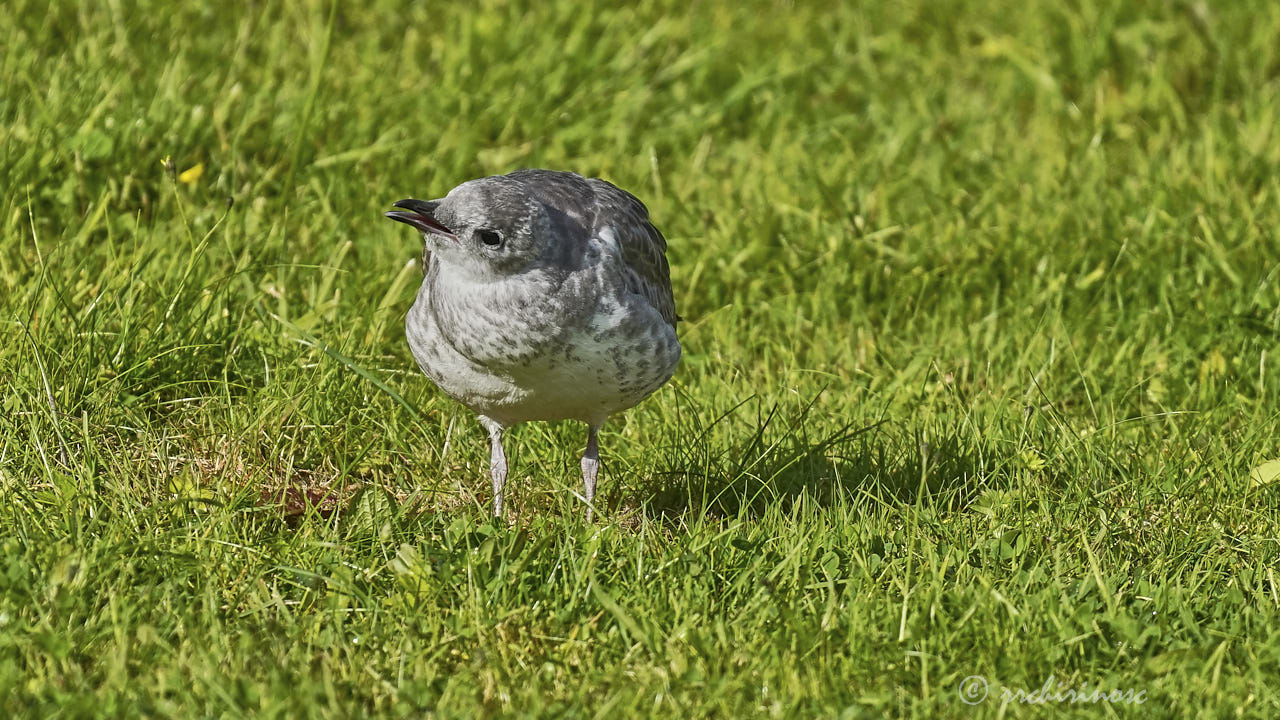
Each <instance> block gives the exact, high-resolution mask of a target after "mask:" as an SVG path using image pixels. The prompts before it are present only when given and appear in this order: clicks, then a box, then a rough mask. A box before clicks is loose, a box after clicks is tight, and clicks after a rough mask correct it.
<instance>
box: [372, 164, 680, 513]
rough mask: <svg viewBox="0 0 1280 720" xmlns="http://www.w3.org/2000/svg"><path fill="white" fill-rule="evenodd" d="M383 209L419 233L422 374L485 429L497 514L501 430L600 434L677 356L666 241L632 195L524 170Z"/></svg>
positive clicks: (586, 472) (590, 471)
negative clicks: (530, 426)
mask: <svg viewBox="0 0 1280 720" xmlns="http://www.w3.org/2000/svg"><path fill="white" fill-rule="evenodd" d="M396 206H397V207H402V208H406V209H407V210H408V212H391V213H387V215H388V216H389V217H391V218H392V219H395V220H399V221H401V222H405V223H408V224H410V225H413V226H414V227H416V228H417V229H419V230H421V231H422V232H423V236H424V240H425V243H426V252H424V265H425V267H424V272H425V275H424V279H423V283H422V287H421V289H420V290H419V291H418V297H417V300H416V302H415V303H414V305H413V307H412V308H411V309H410V311H409V314H408V317H407V319H406V323H405V329H406V332H407V335H408V340H409V346H410V348H411V349H412V351H413V354H414V357H415V358H416V359H417V361H418V365H419V366H420V367H421V368H422V371H423V372H424V373H426V374H427V376H428V377H430V378H431V380H432V381H433V382H435V383H436V384H437V385H438V386H439V387H440V388H441V389H442V390H443V391H444V392H445V393H446V394H448V395H449V396H451V397H453V398H454V399H456V400H458V401H459V402H461V403H462V404H463V405H466V406H467V407H468V408H470V409H472V410H473V411H475V412H476V413H477V414H478V415H479V416H480V419H481V421H482V422H483V423H484V424H485V426H486V427H487V428H488V429H489V432H490V439H491V446H492V447H491V449H492V453H493V456H492V466H491V470H492V472H491V474H492V478H493V486H494V511H495V513H499V514H500V513H501V509H502V485H503V482H504V481H505V477H506V459H505V455H504V453H503V451H502V445H501V437H502V432H503V430H505V428H507V427H510V426H512V425H515V424H517V423H520V422H524V421H528V420H563V419H573V420H581V421H583V422H586V423H587V424H588V426H589V427H590V433H589V439H588V444H587V452H586V453H585V454H584V456H583V462H582V470H583V479H584V482H585V484H586V500H587V501H588V516H590V514H591V500H592V498H593V495H594V489H595V474H596V470H597V468H598V459H597V458H596V436H597V433H598V431H599V428H600V426H601V425H602V424H603V423H604V421H605V420H606V419H607V418H608V417H609V416H610V415H612V414H614V413H617V412H619V411H622V410H625V409H627V408H630V407H632V406H634V405H635V404H637V403H639V402H640V401H641V400H643V399H644V398H645V397H646V396H648V395H649V394H650V393H652V392H653V391H654V390H657V389H658V388H659V387H661V386H662V385H663V384H664V383H665V382H666V381H667V380H669V379H670V378H671V375H672V373H673V372H674V371H675V367H676V364H677V363H678V362H679V359H680V343H679V341H678V340H677V338H676V332H675V329H676V319H677V318H676V313H675V303H674V301H673V298H672V294H671V282H670V277H669V270H668V265H667V259H666V241H665V240H664V239H663V237H662V234H661V233H659V232H658V230H657V229H656V228H655V227H654V226H653V225H652V223H650V222H649V214H648V211H647V210H646V209H645V207H644V205H643V204H642V203H641V202H640V201H639V200H637V199H636V198H635V197H633V196H632V195H631V194H629V193H627V192H625V191H623V190H621V189H619V188H617V187H615V186H613V185H611V184H610V183H608V182H605V181H604V180H600V179H597V178H584V177H582V176H580V175H576V174H574V173H566V172H556V171H550V170H520V171H517V172H514V173H511V174H510V175H501V176H493V177H488V178H480V179H478V180H472V181H470V182H466V183H463V184H462V185H459V186H458V187H456V188H454V189H453V190H452V191H450V192H449V194H448V195H447V196H446V197H445V198H443V199H442V200H439V201H420V200H402V201H400V202H398V203H396Z"/></svg>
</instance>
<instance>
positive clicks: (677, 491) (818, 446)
mask: <svg viewBox="0 0 1280 720" xmlns="http://www.w3.org/2000/svg"><path fill="white" fill-rule="evenodd" d="M814 402H816V398H815V399H814V401H810V402H809V403H808V404H807V405H805V406H804V407H803V408H801V409H800V410H798V411H796V412H793V413H791V414H790V415H789V416H784V415H783V413H782V412H781V411H780V410H779V408H778V407H777V406H776V405H775V406H773V407H772V408H771V409H769V410H768V412H760V411H758V412H757V415H756V419H755V421H754V423H752V425H753V428H752V430H751V434H750V435H749V436H746V437H745V438H744V439H742V440H741V441H735V440H734V439H733V438H732V437H731V438H729V439H728V440H727V441H724V440H722V441H720V442H716V441H713V440H712V439H711V437H712V435H713V432H712V431H713V430H714V429H715V426H717V425H719V424H721V423H732V424H735V425H742V424H743V423H742V417H741V415H742V414H743V413H742V412H740V411H741V410H742V409H743V408H744V407H745V406H746V405H747V404H748V402H744V403H741V404H739V405H738V406H736V407H734V408H733V409H731V410H730V411H729V412H727V413H725V414H723V415H722V416H721V417H720V418H718V419H717V420H716V421H715V422H713V423H712V424H711V425H710V426H708V427H705V428H702V429H701V430H700V431H699V432H697V434H696V435H694V436H692V437H689V438H688V442H687V443H686V444H685V445H684V446H683V447H682V448H681V452H680V453H679V454H678V455H675V456H674V458H673V459H675V458H678V462H676V463H673V464H672V466H670V467H668V468H666V469H664V470H662V471H660V472H658V473H656V474H654V475H653V476H651V477H650V478H647V479H646V480H644V481H641V483H640V484H639V486H638V487H637V488H636V489H637V490H638V491H639V496H640V497H643V498H646V499H647V502H646V503H645V506H644V507H645V512H646V513H647V514H649V515H652V516H657V517H666V518H672V519H674V518H675V517H679V516H686V515H687V514H689V513H690V512H693V513H702V514H708V515H718V516H722V517H739V516H747V517H753V516H758V515H759V514H761V513H762V512H764V510H765V508H766V507H770V506H775V505H778V506H780V507H781V509H782V510H783V511H787V510H789V509H790V508H791V506H793V505H794V504H795V503H796V502H797V501H798V500H800V499H801V498H804V501H805V502H806V503H817V504H818V505H821V506H829V505H831V504H832V503H833V502H835V501H836V500H837V499H839V498H841V497H845V498H851V499H853V500H854V501H855V502H857V501H858V499H859V498H863V499H867V500H871V501H875V502H888V503H905V504H912V503H915V502H916V501H917V500H919V499H921V496H922V494H923V495H926V496H927V499H928V501H929V503H930V504H931V505H933V506H934V507H936V508H939V509H943V510H949V511H958V510H961V509H963V508H965V507H966V506H968V505H969V504H970V503H971V502H972V501H973V500H974V498H976V497H977V495H978V494H979V493H980V492H982V490H984V489H986V488H987V487H988V486H989V484H990V482H989V478H990V476H991V475H992V474H993V472H992V471H993V470H994V468H995V466H996V465H997V464H998V463H999V462H1000V460H999V459H998V458H997V457H995V456H994V455H993V454H992V453H991V452H989V450H988V448H987V447H986V446H985V443H984V442H983V440H982V439H981V437H979V436H978V434H977V433H976V432H975V431H973V430H972V429H969V428H966V427H965V426H964V425H963V424H962V423H961V422H960V421H957V422H956V423H955V424H954V425H951V426H948V425H946V424H943V423H936V422H935V424H934V425H933V426H931V427H925V426H922V425H921V424H919V423H917V424H915V425H913V426H910V427H903V426H901V425H900V424H897V423H894V422H893V421H892V420H890V419H887V418H884V419H880V420H878V421H875V422H871V423H869V424H865V425H856V426H855V425H853V424H846V425H844V426H842V427H840V428H839V429H838V430H836V431H835V432H831V433H829V434H825V435H823V436H819V437H814V436H813V435H812V434H811V432H810V431H809V430H808V427H809V426H810V425H815V426H822V427H830V426H831V422H830V419H829V418H822V419H821V420H820V421H819V420H818V419H817V418H813V414H814V413H815V406H814ZM810 421H812V422H810ZM686 437H688V436H686Z"/></svg>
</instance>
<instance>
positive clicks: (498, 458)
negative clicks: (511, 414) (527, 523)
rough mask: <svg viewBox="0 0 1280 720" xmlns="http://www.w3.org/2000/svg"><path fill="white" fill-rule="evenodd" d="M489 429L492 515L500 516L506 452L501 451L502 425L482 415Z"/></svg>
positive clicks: (482, 420)
mask: <svg viewBox="0 0 1280 720" xmlns="http://www.w3.org/2000/svg"><path fill="white" fill-rule="evenodd" d="M480 422H482V423H484V425H485V427H487V428H488V429H489V477H490V478H492V479H493V516H494V517H502V486H503V484H505V483H506V482H507V454H506V453H505V452H503V451H502V431H503V429H504V428H503V427H502V425H500V424H498V423H497V422H495V421H493V420H491V419H489V418H486V417H482V418H480Z"/></svg>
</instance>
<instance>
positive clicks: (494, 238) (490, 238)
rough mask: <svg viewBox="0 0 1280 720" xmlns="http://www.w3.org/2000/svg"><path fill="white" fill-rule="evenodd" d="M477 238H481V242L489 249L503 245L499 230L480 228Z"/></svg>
mask: <svg viewBox="0 0 1280 720" xmlns="http://www.w3.org/2000/svg"><path fill="white" fill-rule="evenodd" d="M476 237H477V238H480V242H482V243H484V244H485V245H487V246H489V247H493V248H496V247H498V246H499V245H501V244H502V236H501V235H499V234H498V231H497V230H490V229H489V228H480V229H479V230H477V231H476Z"/></svg>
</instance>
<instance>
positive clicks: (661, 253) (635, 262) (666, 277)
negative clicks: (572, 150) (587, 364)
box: [507, 170, 679, 327]
mask: <svg viewBox="0 0 1280 720" xmlns="http://www.w3.org/2000/svg"><path fill="white" fill-rule="evenodd" d="M507 177H509V178H511V179H513V180H518V181H520V183H521V184H522V185H524V186H525V187H526V188H527V189H528V191H529V192H530V194H532V195H533V196H534V197H535V198H537V200H538V202H541V203H543V204H544V205H547V206H549V207H552V208H555V209H557V210H559V211H560V212H563V213H565V214H566V215H568V216H569V217H571V218H573V219H574V220H576V221H577V222H579V223H581V224H582V226H583V227H584V228H586V229H588V230H589V232H590V233H591V234H592V235H593V236H594V237H600V236H601V233H603V232H604V231H605V230H606V229H608V230H612V235H613V238H614V239H615V241H616V242H617V243H618V247H619V248H620V249H621V250H622V259H623V263H624V265H625V267H624V268H622V270H623V280H624V281H625V282H626V284H627V289H628V290H630V291H631V292H633V293H636V294H637V295H641V296H643V297H644V298H645V299H647V300H648V301H649V304H650V305H652V306H653V308H654V309H655V310H657V311H658V314H660V315H661V316H662V319H663V320H665V321H666V322H667V324H668V325H670V326H672V327H675V325H676V320H678V319H679V318H678V317H677V315H676V305H675V299H674V297H673V296H672V294H671V269H670V266H669V265H668V264H667V241H666V238H664V237H662V233H660V232H658V229H657V228H656V227H654V226H653V223H651V222H650V221H649V210H648V208H646V207H645V206H644V203H642V202H640V201H639V200H637V199H636V197H635V196H634V195H632V194H631V193H629V192H627V191H626V190H623V189H621V188H619V187H617V186H615V185H613V184H612V183H609V182H607V181H605V180H601V179H599V178H584V177H582V176H581V175H578V174H576V173H568V172H558V171H554V170H517V171H516V172H513V173H511V174H510V175H508V176H507Z"/></svg>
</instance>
